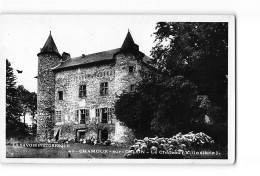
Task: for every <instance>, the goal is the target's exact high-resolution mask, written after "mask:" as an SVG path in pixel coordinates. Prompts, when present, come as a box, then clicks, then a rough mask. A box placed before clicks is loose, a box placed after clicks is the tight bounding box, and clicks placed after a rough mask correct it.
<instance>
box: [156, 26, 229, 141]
mask: <svg viewBox="0 0 260 176" xmlns="http://www.w3.org/2000/svg"><path fill="white" fill-rule="evenodd" d="M154 34H155V38H156V39H155V46H154V47H153V48H152V51H151V54H152V56H153V58H154V64H155V65H156V66H157V68H158V69H159V70H161V72H162V73H163V74H164V75H169V76H171V77H174V76H176V75H182V76H184V77H185V78H186V79H188V80H190V81H191V82H193V83H195V84H196V86H197V87H198V95H199V96H206V97H208V100H209V101H204V103H206V104H207V106H208V107H202V106H201V105H203V104H204V103H203V101H200V100H198V99H197V100H198V101H197V102H196V103H195V104H196V106H197V107H198V108H197V109H194V110H195V111H194V114H193V115H194V117H195V119H197V120H198V119H200V120H198V123H197V127H198V128H197V129H202V128H203V129H204V130H205V131H208V133H210V134H213V136H215V137H216V138H221V139H223V140H222V143H227V140H226V139H225V136H227V111H228V109H227V108H228V106H227V105H228V104H227V102H228V101H227V83H228V23H176V22H160V23H157V25H156V31H155V33H154ZM205 115H207V116H208V117H211V118H212V119H213V121H214V124H211V125H209V124H208V125H207V124H205V123H204V121H205ZM221 131H222V132H223V133H222V132H221ZM221 139H220V140H221Z"/></svg>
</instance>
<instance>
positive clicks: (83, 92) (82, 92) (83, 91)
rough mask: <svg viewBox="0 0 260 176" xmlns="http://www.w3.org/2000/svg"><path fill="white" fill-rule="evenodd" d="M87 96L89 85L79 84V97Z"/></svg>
mask: <svg viewBox="0 0 260 176" xmlns="http://www.w3.org/2000/svg"><path fill="white" fill-rule="evenodd" d="M86 96H87V86H86V84H82V85H80V86H79V97H86Z"/></svg>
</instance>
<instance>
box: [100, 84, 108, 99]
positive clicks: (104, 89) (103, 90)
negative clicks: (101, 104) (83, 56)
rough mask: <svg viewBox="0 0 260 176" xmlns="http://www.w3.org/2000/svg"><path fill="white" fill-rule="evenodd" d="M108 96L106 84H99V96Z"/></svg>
mask: <svg viewBox="0 0 260 176" xmlns="http://www.w3.org/2000/svg"><path fill="white" fill-rule="evenodd" d="M107 94H108V82H102V83H101V84H100V95H102V96H103V95H107Z"/></svg>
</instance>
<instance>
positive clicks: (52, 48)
mask: <svg viewBox="0 0 260 176" xmlns="http://www.w3.org/2000/svg"><path fill="white" fill-rule="evenodd" d="M40 53H56V54H58V55H60V53H59V51H58V48H57V46H56V44H55V42H54V40H53V38H52V35H51V32H50V35H49V37H48V39H47V41H46V42H45V44H44V46H43V48H42V49H41V52H40Z"/></svg>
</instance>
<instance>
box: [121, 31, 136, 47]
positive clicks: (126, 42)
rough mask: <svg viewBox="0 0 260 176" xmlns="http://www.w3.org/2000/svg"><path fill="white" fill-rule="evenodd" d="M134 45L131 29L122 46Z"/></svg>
mask: <svg viewBox="0 0 260 176" xmlns="http://www.w3.org/2000/svg"><path fill="white" fill-rule="evenodd" d="M134 45H135V42H134V40H133V37H132V35H131V33H130V31H129V30H128V32H127V35H126V37H125V40H124V43H123V45H122V47H121V48H128V47H130V46H134Z"/></svg>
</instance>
